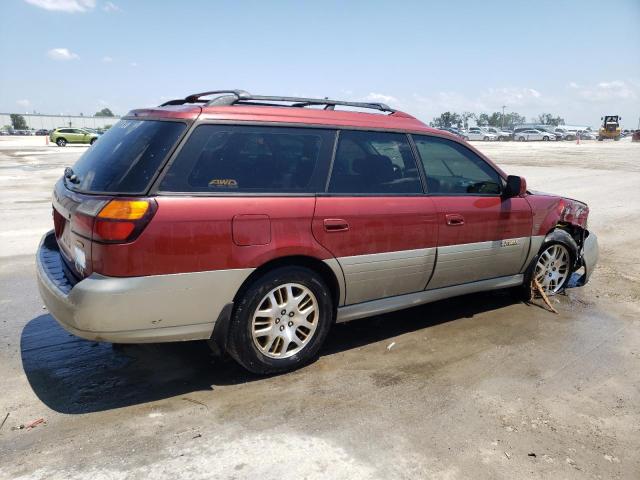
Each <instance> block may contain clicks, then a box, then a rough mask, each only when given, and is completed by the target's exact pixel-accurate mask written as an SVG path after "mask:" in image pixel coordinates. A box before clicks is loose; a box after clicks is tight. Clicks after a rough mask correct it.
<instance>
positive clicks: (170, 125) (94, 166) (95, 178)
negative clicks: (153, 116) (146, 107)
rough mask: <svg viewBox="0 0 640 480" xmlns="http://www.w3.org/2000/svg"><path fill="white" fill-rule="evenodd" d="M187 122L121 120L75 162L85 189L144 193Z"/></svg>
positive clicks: (78, 187) (79, 184) (78, 186)
mask: <svg viewBox="0 0 640 480" xmlns="http://www.w3.org/2000/svg"><path fill="white" fill-rule="evenodd" d="M186 128H187V125H186V124H185V123H183V122H170V121H160V120H120V121H119V122H118V123H116V124H115V125H114V126H113V127H111V128H110V129H109V130H108V131H107V133H105V134H104V135H102V136H101V137H100V141H99V142H96V143H95V144H94V145H93V146H92V147H91V148H90V149H88V150H87V151H86V152H85V153H84V154H83V155H82V157H80V159H79V160H78V161H77V162H76V164H75V165H74V166H73V173H74V174H75V175H76V177H77V178H78V182H77V183H75V184H74V183H71V182H70V181H67V182H66V185H67V187H68V188H71V189H73V190H76V191H79V192H84V193H120V194H141V193H145V192H146V190H147V188H148V187H149V183H150V182H151V180H152V179H153V178H154V177H155V175H156V173H157V172H158V169H159V168H160V166H161V165H162V163H163V161H164V160H165V158H166V157H167V155H168V154H169V152H170V151H171V150H172V148H173V147H174V146H175V145H176V143H177V142H178V140H179V139H180V138H181V137H182V135H183V134H184V132H185V130H186Z"/></svg>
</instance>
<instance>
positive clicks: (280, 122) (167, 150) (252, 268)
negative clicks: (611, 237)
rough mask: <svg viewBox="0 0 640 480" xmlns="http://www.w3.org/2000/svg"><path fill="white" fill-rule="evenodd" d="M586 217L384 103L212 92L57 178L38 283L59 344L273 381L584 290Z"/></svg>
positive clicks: (166, 109)
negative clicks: (129, 350)
mask: <svg viewBox="0 0 640 480" xmlns="http://www.w3.org/2000/svg"><path fill="white" fill-rule="evenodd" d="M336 107H339V109H338V110H336ZM348 109H350V110H348ZM354 110H355V111H354ZM364 112H369V113H364ZM588 212H589V210H588V208H587V206H586V205H585V204H584V203H581V202H578V201H576V200H571V199H568V198H562V197H558V196H554V195H549V194H542V193H534V192H530V191H528V190H527V188H526V183H525V180H524V179H523V178H521V177H517V176H511V175H509V176H507V174H506V173H504V172H503V171H502V170H501V169H500V168H499V167H498V166H496V165H495V164H494V163H492V162H491V161H490V160H489V159H488V158H486V157H485V156H484V155H483V154H482V153H480V152H479V151H477V150H476V149H474V148H473V147H472V146H470V145H469V144H468V143H466V142H465V141H463V140H461V139H460V138H458V137H456V136H454V135H451V134H448V133H447V132H443V131H440V130H435V129H432V128H429V127H427V126H426V125H424V124H423V123H422V122H420V121H419V120H417V119H415V118H414V117H412V116H411V115H408V114H406V113H403V112H399V111H397V110H393V109H391V108H389V107H388V106H386V105H384V104H381V103H354V102H342V101H335V100H328V99H311V98H293V97H270V96H255V95H251V94H249V93H247V92H245V91H241V90H233V91H214V92H205V93H202V94H194V95H190V96H188V97H186V98H185V99H181V100H173V101H170V102H167V103H165V104H163V105H161V106H160V107H158V108H150V109H143V110H133V111H131V112H129V114H127V116H126V117H124V118H123V119H122V120H121V121H120V122H118V123H117V124H116V125H114V126H113V127H112V128H111V129H110V130H109V131H108V132H107V133H106V134H105V135H103V136H102V137H101V139H100V141H99V142H97V143H96V144H95V145H93V146H92V147H91V148H89V149H88V150H87V152H86V153H85V154H84V155H83V156H82V157H81V158H80V159H79V160H78V162H77V163H76V164H75V165H74V166H73V168H67V169H66V170H65V173H64V176H63V178H61V179H60V180H59V181H58V183H57V184H56V186H55V189H54V193H53V222H54V230H52V231H51V232H49V233H47V234H46V235H45V236H44V238H43V239H42V242H41V244H40V247H39V249H38V254H37V272H38V280H39V287H40V292H41V294H42V297H43V299H44V301H45V304H46V305H47V307H48V309H49V311H50V312H51V314H52V315H53V316H54V317H55V318H56V319H57V320H58V321H59V322H60V324H61V325H62V326H63V327H64V328H65V329H67V330H68V331H70V332H72V333H74V334H75V335H78V336H80V337H83V338H87V339H92V340H98V341H103V340H104V341H110V342H116V343H138V342H164V341H178V340H196V339H208V340H210V344H212V345H215V346H216V347H217V348H218V349H220V350H222V351H225V352H228V353H229V354H230V355H231V356H232V357H233V358H235V359H236V360H237V361H238V362H239V363H240V364H241V365H243V366H244V367H245V368H247V369H248V370H250V371H253V372H257V373H270V372H280V371H286V370H290V369H293V368H296V367H299V366H301V365H303V364H305V363H307V362H309V361H311V360H312V359H314V358H315V357H316V355H317V354H318V352H319V350H320V348H321V345H322V343H323V341H324V340H325V338H326V336H327V333H328V331H329V329H330V327H331V325H332V324H333V323H336V322H346V321H349V320H353V319H358V318H363V317H368V316H371V315H377V314H381V313H386V312H392V311H396V310H400V309H403V308H407V307H411V306H415V305H420V304H424V303H428V302H432V301H435V300H440V299H443V298H447V297H452V296H456V295H463V294H468V293H472V292H478V291H485V290H493V289H500V288H507V287H518V286H520V287H524V288H523V290H528V291H530V285H531V284H532V282H533V281H534V280H537V281H538V282H539V283H540V284H541V285H542V288H543V289H544V291H546V293H547V294H548V295H552V294H555V293H558V292H560V291H561V290H562V289H563V288H564V287H565V286H566V285H567V282H568V281H569V279H570V277H573V278H574V280H575V283H576V284H577V285H580V284H584V283H585V282H586V281H587V280H588V278H589V276H590V275H591V272H592V271H593V268H594V266H595V263H596V261H597V255H598V246H597V240H596V236H595V235H594V234H593V233H591V232H589V231H588V230H587V215H588ZM578 270H579V271H578ZM574 273H575V274H574Z"/></svg>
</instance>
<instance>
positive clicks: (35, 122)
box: [0, 113, 120, 130]
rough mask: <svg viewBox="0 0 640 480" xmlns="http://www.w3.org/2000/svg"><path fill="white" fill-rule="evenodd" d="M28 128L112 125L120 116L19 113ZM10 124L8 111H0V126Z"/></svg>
mask: <svg viewBox="0 0 640 480" xmlns="http://www.w3.org/2000/svg"><path fill="white" fill-rule="evenodd" d="M20 115H22V116H23V117H24V119H25V121H26V122H27V125H29V128H30V129H33V130H39V129H41V128H45V129H47V130H53V129H54V128H59V127H88V128H101V127H105V126H107V125H113V124H114V123H116V122H117V121H118V120H120V117H85V116H81V115H40V114H34V113H21V114H20ZM5 125H9V126H11V117H10V114H9V113H0V128H3V127H4V126H5Z"/></svg>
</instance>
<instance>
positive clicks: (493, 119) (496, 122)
mask: <svg viewBox="0 0 640 480" xmlns="http://www.w3.org/2000/svg"><path fill="white" fill-rule="evenodd" d="M487 121H488V122H489V126H491V127H501V126H502V113H500V112H493V113H492V114H491V115H489V118H488V120H487Z"/></svg>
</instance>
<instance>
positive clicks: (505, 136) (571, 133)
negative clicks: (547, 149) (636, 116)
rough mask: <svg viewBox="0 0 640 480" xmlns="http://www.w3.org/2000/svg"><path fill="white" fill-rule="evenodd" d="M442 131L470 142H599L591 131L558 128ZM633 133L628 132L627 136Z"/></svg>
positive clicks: (453, 129)
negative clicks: (578, 140)
mask: <svg viewBox="0 0 640 480" xmlns="http://www.w3.org/2000/svg"><path fill="white" fill-rule="evenodd" d="M440 130H443V131H446V132H449V133H453V134H454V135H457V136H458V137H460V138H462V139H464V140H468V141H484V142H494V141H500V142H504V141H509V140H512V141H518V142H530V141H543V142H548V141H562V140H577V139H578V138H580V140H597V139H598V137H597V135H596V134H594V133H593V132H591V131H589V130H575V129H567V128H564V127H556V128H555V129H554V130H553V131H552V130H550V129H544V128H532V127H516V128H514V129H513V130H510V129H501V128H499V127H470V128H469V129H467V130H458V129H456V128H451V127H449V128H441V129H440ZM631 133H633V132H632V131H630V130H627V135H629V134H631ZM622 136H625V135H622Z"/></svg>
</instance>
